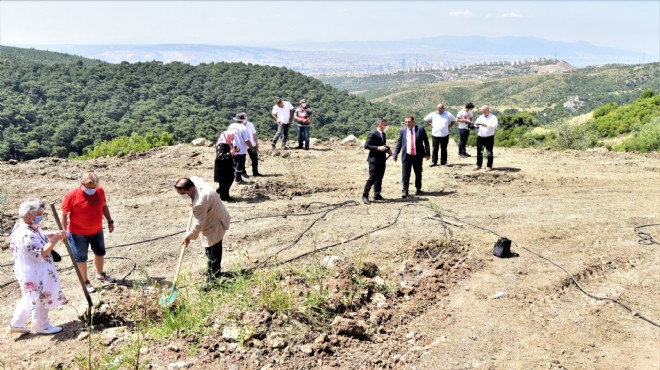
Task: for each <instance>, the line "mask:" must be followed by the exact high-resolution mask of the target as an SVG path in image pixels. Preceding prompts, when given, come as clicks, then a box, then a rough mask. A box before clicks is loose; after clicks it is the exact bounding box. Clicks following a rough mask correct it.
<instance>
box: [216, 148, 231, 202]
mask: <svg viewBox="0 0 660 370" xmlns="http://www.w3.org/2000/svg"><path fill="white" fill-rule="evenodd" d="M213 180H214V181H215V182H217V183H218V185H219V186H218V190H216V192H217V193H218V194H220V199H222V200H229V189H230V188H231V185H232V184H233V183H234V160H233V159H231V158H229V159H224V160H217V159H216V160H215V168H214V170H213Z"/></svg>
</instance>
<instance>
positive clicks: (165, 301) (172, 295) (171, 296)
mask: <svg viewBox="0 0 660 370" xmlns="http://www.w3.org/2000/svg"><path fill="white" fill-rule="evenodd" d="M192 219H193V214H192V211H191V212H190V219H189V220H188V227H187V228H186V233H187V232H188V231H189V230H190V224H192ZM185 251H186V245H185V244H183V243H181V253H179V262H178V263H177V265H176V275H174V281H173V282H172V288H171V289H170V290H169V293H167V294H163V296H162V297H160V299H159V300H158V304H160V305H161V306H169V305H171V304H172V303H174V300H176V297H178V296H179V291H178V290H177V289H176V281H177V280H178V279H179V271H180V270H181V262H183V253H184V252H185Z"/></svg>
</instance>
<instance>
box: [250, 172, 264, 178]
mask: <svg viewBox="0 0 660 370" xmlns="http://www.w3.org/2000/svg"><path fill="white" fill-rule="evenodd" d="M252 176H253V177H263V175H262V174H260V173H253V174H252Z"/></svg>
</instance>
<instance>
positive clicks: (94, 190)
mask: <svg viewBox="0 0 660 370" xmlns="http://www.w3.org/2000/svg"><path fill="white" fill-rule="evenodd" d="M83 191H84V192H85V194H87V195H94V194H95V193H96V188H94V189H88V188H85V189H84V190H83Z"/></svg>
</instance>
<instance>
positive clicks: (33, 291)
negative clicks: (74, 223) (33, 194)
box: [9, 199, 67, 334]
mask: <svg viewBox="0 0 660 370" xmlns="http://www.w3.org/2000/svg"><path fill="white" fill-rule="evenodd" d="M45 209H46V206H45V204H44V203H43V202H41V201H39V200H37V199H28V200H26V201H25V202H23V203H22V204H21V206H20V207H19V210H18V215H19V217H20V219H19V220H18V222H16V225H14V229H13V231H12V233H11V238H10V244H9V245H10V248H11V253H12V256H13V257H14V272H15V274H16V280H17V281H18V284H19V286H20V288H21V295H22V297H21V299H19V301H18V303H17V304H16V309H15V310H14V316H13V317H12V319H11V322H10V325H9V331H10V332H12V333H21V334H24V333H29V332H30V330H29V329H28V328H27V327H26V324H27V322H28V320H29V318H30V314H31V315H32V326H33V328H34V331H35V333H37V334H55V333H59V332H60V331H62V328H61V327H59V326H52V325H50V323H49V322H48V311H49V310H50V309H52V308H56V307H59V306H61V305H64V304H66V303H67V300H66V297H65V296H64V293H63V292H62V287H61V286H60V278H59V276H58V275H57V270H56V269H55V265H54V264H53V257H52V255H51V251H52V250H53V247H55V245H56V244H57V243H58V242H59V241H60V240H62V239H63V238H65V237H66V236H67V234H66V231H59V232H54V233H44V232H43V231H42V230H41V229H40V228H39V224H40V223H41V221H42V220H43V214H44V210H45Z"/></svg>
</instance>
